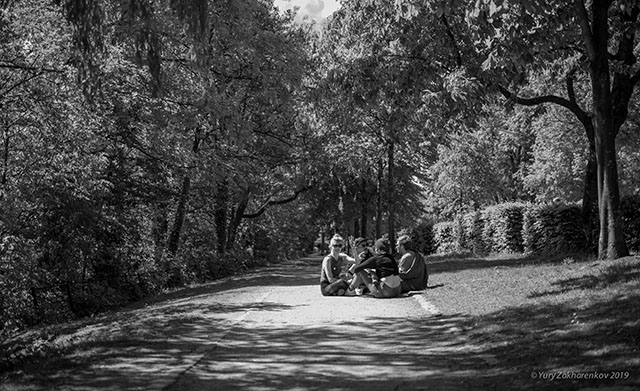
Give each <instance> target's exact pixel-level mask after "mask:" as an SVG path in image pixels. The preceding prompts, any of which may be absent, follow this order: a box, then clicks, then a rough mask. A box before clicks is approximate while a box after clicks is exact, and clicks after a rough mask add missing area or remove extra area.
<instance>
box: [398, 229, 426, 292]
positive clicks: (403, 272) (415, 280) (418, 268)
mask: <svg viewBox="0 0 640 391" xmlns="http://www.w3.org/2000/svg"><path fill="white" fill-rule="evenodd" d="M396 249H397V250H398V253H399V254H400V255H401V258H400V261H398V272H399V274H400V278H401V279H402V283H401V284H400V287H401V289H402V292H403V293H405V292H409V291H421V290H423V289H425V288H426V287H427V282H428V280H429V272H428V270H427V264H426V263H425V261H424V258H423V257H422V254H420V253H419V252H417V251H415V249H414V245H413V241H412V240H411V237H410V236H408V235H402V236H400V237H399V238H398V241H397V242H396Z"/></svg>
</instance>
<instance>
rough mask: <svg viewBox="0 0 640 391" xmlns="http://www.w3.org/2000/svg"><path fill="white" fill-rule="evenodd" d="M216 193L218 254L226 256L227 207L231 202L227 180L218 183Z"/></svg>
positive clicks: (215, 213)
mask: <svg viewBox="0 0 640 391" xmlns="http://www.w3.org/2000/svg"><path fill="white" fill-rule="evenodd" d="M217 190H218V191H217V192H216V203H215V212H214V219H215V224H216V235H217V239H218V246H217V247H218V253H220V254H224V252H225V250H226V248H227V224H228V222H227V207H228V201H229V184H228V182H227V178H226V177H225V178H223V179H221V180H220V181H219V182H218V189H217Z"/></svg>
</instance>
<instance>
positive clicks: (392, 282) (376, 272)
mask: <svg viewBox="0 0 640 391" xmlns="http://www.w3.org/2000/svg"><path fill="white" fill-rule="evenodd" d="M390 249H391V245H390V243H389V240H388V239H378V240H377V241H376V242H375V244H374V245H373V251H374V255H373V256H372V257H370V258H368V259H366V260H364V261H362V262H360V263H356V266H355V267H354V268H353V273H355V275H356V277H355V278H354V279H353V280H352V281H351V284H350V286H349V290H351V291H353V290H355V288H357V287H358V285H360V284H361V283H364V284H365V285H366V286H367V288H368V289H369V290H370V292H371V295H372V296H374V297H377V298H389V297H396V296H398V295H399V294H400V293H401V290H400V289H401V288H400V283H401V280H400V276H399V275H398V264H397V263H396V261H395V259H393V256H392V255H391V254H390V253H389V252H390ZM367 271H369V272H367Z"/></svg>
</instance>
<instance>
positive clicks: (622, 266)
mask: <svg viewBox="0 0 640 391" xmlns="http://www.w3.org/2000/svg"><path fill="white" fill-rule="evenodd" d="M633 281H640V262H636V261H634V260H633V259H632V260H630V261H628V262H625V261H624V260H623V261H622V262H619V263H616V264H613V265H605V267H604V269H603V270H602V271H601V272H599V273H598V274H588V275H583V276H580V277H575V278H568V279H564V280H559V281H554V282H552V283H551V285H552V286H554V287H556V289H552V290H547V291H543V292H534V293H532V294H531V295H529V297H530V298H538V297H544V296H555V295H559V294H562V293H567V292H571V291H576V290H595V289H606V288H608V287H610V286H613V285H615V284H620V283H628V282H633Z"/></svg>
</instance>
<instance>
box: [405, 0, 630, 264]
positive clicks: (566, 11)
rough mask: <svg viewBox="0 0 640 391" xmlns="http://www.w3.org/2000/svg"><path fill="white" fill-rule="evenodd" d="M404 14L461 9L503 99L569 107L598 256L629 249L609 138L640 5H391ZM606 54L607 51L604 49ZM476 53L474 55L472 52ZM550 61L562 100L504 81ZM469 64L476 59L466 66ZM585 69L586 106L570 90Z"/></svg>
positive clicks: (624, 104)
mask: <svg viewBox="0 0 640 391" xmlns="http://www.w3.org/2000/svg"><path fill="white" fill-rule="evenodd" d="M398 5H399V10H400V11H401V13H402V14H403V15H405V16H408V17H412V16H413V15H415V14H417V13H419V12H427V13H430V14H431V15H433V17H434V19H439V18H447V17H448V16H449V15H452V14H453V13H454V10H455V12H456V13H459V11H460V10H461V9H464V10H466V11H467V15H468V17H469V18H470V20H472V21H474V23H473V24H470V25H474V26H478V27H476V28H472V29H468V30H462V26H461V30H460V31H461V32H463V34H464V35H467V34H468V35H469V36H473V37H478V38H479V39H478V40H477V43H484V44H485V46H484V47H483V48H480V53H479V54H480V55H481V57H483V58H484V61H483V64H482V67H483V69H484V70H485V71H486V72H485V73H484V75H483V76H484V77H485V79H486V80H490V83H491V84H493V85H494V86H496V87H498V88H499V89H500V90H501V91H502V92H503V93H504V94H505V95H506V96H508V97H509V98H511V99H515V101H516V102H517V103H522V104H540V103H545V102H546V103H554V104H559V105H561V106H563V107H565V108H567V109H568V110H570V111H571V112H572V113H573V114H574V115H575V116H576V117H577V118H578V120H579V121H580V122H581V123H582V124H583V125H584V126H585V131H586V132H587V136H588V138H589V139H591V136H590V132H591V130H593V143H594V150H595V155H596V156H595V157H596V162H597V175H596V176H597V189H598V191H597V192H598V205H599V220H600V235H599V246H598V249H599V250H598V252H599V256H600V257H608V258H617V257H620V256H624V255H627V254H628V250H627V248H626V245H625V243H624V238H623V234H622V226H621V220H620V208H619V196H620V194H619V193H620V190H619V184H618V171H617V159H616V152H615V151H616V149H615V138H616V135H617V133H618V131H619V129H620V126H621V125H622V124H623V123H624V122H625V120H626V117H627V114H628V105H629V99H630V97H631V95H632V93H633V90H634V87H635V85H636V84H637V83H638V80H639V79H640V72H639V71H637V70H636V69H635V64H636V57H635V54H634V47H635V46H636V44H635V42H636V33H635V29H636V26H637V23H638V15H639V14H640V5H638V3H637V2H635V1H631V0H619V1H612V0H594V1H592V2H590V3H588V4H586V3H585V2H584V1H583V0H575V1H573V2H572V6H571V7H567V4H566V2H564V1H531V0H506V1H489V0H481V1H478V2H476V3H475V5H469V4H468V3H467V2H462V1H458V2H429V3H427V5H426V6H422V5H421V4H418V3H417V2H414V1H412V0H407V1H402V2H399V3H398ZM610 48H611V49H612V50H613V52H612V53H610V52H609V49H610ZM476 58H477V57H476ZM553 64H556V65H558V64H562V65H563V66H556V67H555V68H551V72H550V73H552V74H554V75H555V76H557V77H555V80H558V81H564V82H565V83H566V86H567V92H566V97H562V96H558V95H554V94H553V93H552V94H546V95H541V96H538V97H531V98H527V99H523V98H520V95H516V94H515V93H512V92H510V90H509V89H508V88H507V87H506V85H502V83H503V81H505V80H509V81H511V82H515V84H514V86H515V85H518V84H521V83H522V82H523V81H526V80H527V76H528V75H529V74H530V73H531V72H535V71H536V70H538V71H540V70H542V69H545V68H547V69H548V67H549V66H552V67H553ZM470 67H471V68H472V69H475V68H477V64H470ZM581 70H582V71H586V72H587V74H588V76H589V79H590V88H589V94H590V97H591V103H590V105H591V108H590V109H589V110H585V109H583V108H581V105H580V100H579V98H577V97H576V94H575V90H574V89H573V82H574V80H575V77H574V76H575V74H576V72H579V71H581Z"/></svg>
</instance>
